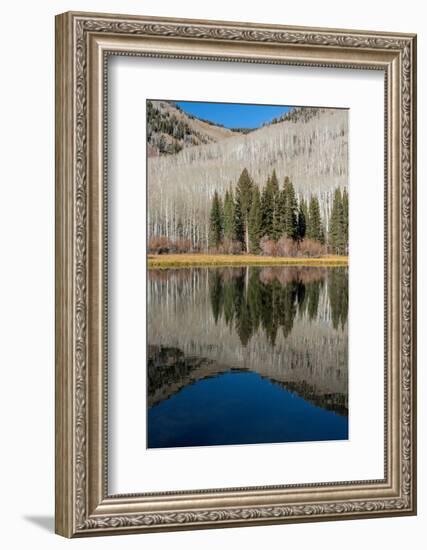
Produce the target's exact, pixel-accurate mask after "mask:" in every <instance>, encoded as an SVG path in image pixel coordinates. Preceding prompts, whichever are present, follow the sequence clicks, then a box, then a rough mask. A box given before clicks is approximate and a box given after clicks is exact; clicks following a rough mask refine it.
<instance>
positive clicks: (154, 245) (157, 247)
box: [148, 237, 172, 254]
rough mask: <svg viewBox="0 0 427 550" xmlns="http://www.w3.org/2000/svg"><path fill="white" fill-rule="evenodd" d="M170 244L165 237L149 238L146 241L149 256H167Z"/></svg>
mask: <svg viewBox="0 0 427 550" xmlns="http://www.w3.org/2000/svg"><path fill="white" fill-rule="evenodd" d="M171 244H172V243H171V241H170V240H169V239H168V238H167V237H151V238H150V239H149V240H148V252H149V253H150V254H169V253H170V251H171V250H170V249H171Z"/></svg>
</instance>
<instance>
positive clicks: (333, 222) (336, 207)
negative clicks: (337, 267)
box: [328, 187, 346, 254]
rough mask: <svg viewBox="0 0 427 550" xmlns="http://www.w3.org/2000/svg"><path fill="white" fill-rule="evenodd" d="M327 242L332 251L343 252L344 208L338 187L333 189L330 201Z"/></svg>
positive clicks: (344, 241)
mask: <svg viewBox="0 0 427 550" xmlns="http://www.w3.org/2000/svg"><path fill="white" fill-rule="evenodd" d="M328 242H329V247H330V249H331V251H332V252H335V253H336V254H344V252H345V246H346V239H345V234H344V209H343V200H342V195H341V190H340V189H339V188H338V187H337V188H336V189H335V193H334V200H333V203H332V212H331V219H330V223H329V239H328Z"/></svg>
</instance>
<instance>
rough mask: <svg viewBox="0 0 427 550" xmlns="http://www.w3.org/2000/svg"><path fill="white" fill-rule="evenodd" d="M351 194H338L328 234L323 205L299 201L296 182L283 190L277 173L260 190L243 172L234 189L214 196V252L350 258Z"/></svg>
mask: <svg viewBox="0 0 427 550" xmlns="http://www.w3.org/2000/svg"><path fill="white" fill-rule="evenodd" d="M348 204H349V203H348V193H347V190H346V189H344V190H341V189H339V188H337V189H336V190H335V192H334V198H333V204H332V210H331V215H330V219H329V224H328V228H326V227H325V220H323V219H322V216H321V213H320V205H319V199H318V197H317V196H316V195H312V196H311V197H310V200H309V201H306V200H305V199H304V198H301V199H299V200H298V198H297V196H296V194H295V189H294V186H293V184H292V181H291V180H290V178H289V177H285V179H284V182H283V185H282V186H280V185H279V181H278V178H277V175H276V172H275V170H273V172H272V174H271V176H269V177H268V179H267V183H266V185H265V187H264V188H263V189H262V190H260V189H259V187H258V185H256V184H255V183H254V182H253V180H252V178H251V177H250V175H249V172H248V170H247V169H246V168H244V169H243V171H242V173H241V175H240V177H239V179H238V181H237V184H236V186H235V189H234V190H233V188H232V186H231V185H230V188H229V189H227V190H226V192H225V194H224V196H220V195H219V193H218V192H217V191H216V190H215V192H214V194H213V197H212V201H211V208H210V216H209V248H210V249H211V250H218V251H222V252H225V253H238V252H247V253H251V254H260V253H263V254H266V255H282V256H287V255H289V256H293V255H297V254H298V253H303V254H306V255H319V254H321V253H323V252H325V251H326V250H328V251H329V252H332V253H335V254H347V253H348Z"/></svg>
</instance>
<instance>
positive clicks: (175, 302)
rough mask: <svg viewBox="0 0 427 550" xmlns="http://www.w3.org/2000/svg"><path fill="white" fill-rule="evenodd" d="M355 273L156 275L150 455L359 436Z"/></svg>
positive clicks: (285, 270) (189, 271)
mask: <svg viewBox="0 0 427 550" xmlns="http://www.w3.org/2000/svg"><path fill="white" fill-rule="evenodd" d="M347 316H348V270H347V268H337V267H334V268H325V267H238V268H184V269H182V268H181V269H162V270H156V269H152V270H151V269H150V270H149V277H148V362H147V407H148V411H147V434H148V436H147V446H148V447H149V448H161V447H185V446H200V445H228V444H250V443H279V442H292V441H324V440H340V439H347V438H348V406H347V403H348V358H347V354H348V329H347Z"/></svg>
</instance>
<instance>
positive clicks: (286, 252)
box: [276, 237, 298, 258]
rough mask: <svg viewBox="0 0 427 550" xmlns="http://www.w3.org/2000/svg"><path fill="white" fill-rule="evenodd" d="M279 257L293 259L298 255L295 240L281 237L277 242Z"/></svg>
mask: <svg viewBox="0 0 427 550" xmlns="http://www.w3.org/2000/svg"><path fill="white" fill-rule="evenodd" d="M276 247H277V256H282V257H288V258H292V257H294V256H296V255H297V253H298V244H297V243H296V242H295V241H294V240H293V239H288V238H287V237H280V239H279V240H278V241H277V245H276Z"/></svg>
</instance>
